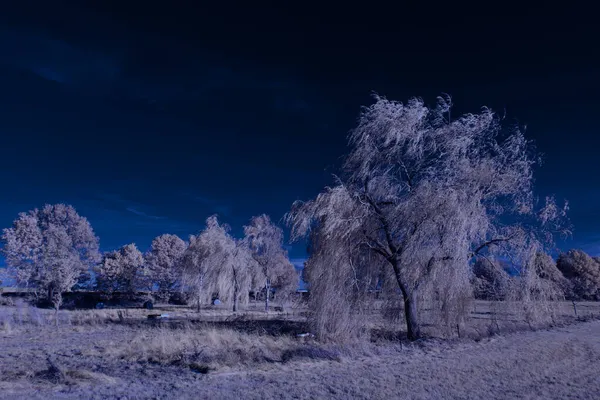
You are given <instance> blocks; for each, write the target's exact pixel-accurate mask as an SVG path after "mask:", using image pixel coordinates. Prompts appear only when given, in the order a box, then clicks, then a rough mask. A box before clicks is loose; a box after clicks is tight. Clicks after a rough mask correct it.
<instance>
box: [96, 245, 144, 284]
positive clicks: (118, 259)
mask: <svg viewBox="0 0 600 400" xmlns="http://www.w3.org/2000/svg"><path fill="white" fill-rule="evenodd" d="M96 274H97V275H96V283H97V286H98V288H100V289H101V290H103V291H106V292H109V293H112V292H128V293H131V292H134V291H135V290H136V289H137V288H139V287H140V286H142V285H143V283H145V282H144V281H145V275H146V272H145V271H144V257H143V255H142V253H141V252H140V251H139V250H138V248H137V247H136V245H135V244H133V243H131V244H127V245H125V246H123V247H121V248H119V249H118V250H115V251H111V252H108V253H106V254H104V257H103V259H102V263H101V264H100V265H99V266H98V267H97V271H96Z"/></svg>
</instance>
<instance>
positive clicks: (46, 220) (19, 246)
mask: <svg viewBox="0 0 600 400" xmlns="http://www.w3.org/2000/svg"><path fill="white" fill-rule="evenodd" d="M2 240H3V242H4V249H3V253H4V256H5V257H6V263H7V265H8V267H9V268H10V270H11V273H12V275H13V276H14V278H15V280H16V281H17V284H19V285H23V286H26V287H30V288H34V289H36V290H41V291H44V292H46V293H47V299H48V301H50V302H51V303H52V304H53V305H54V307H55V309H56V310H58V309H59V307H60V305H61V304H62V293H63V292H67V291H69V290H71V288H72V287H73V285H75V283H77V282H78V280H80V278H81V277H82V276H85V274H86V273H87V272H88V271H89V269H90V268H91V267H92V266H93V265H94V264H95V263H96V262H98V260H99V258H100V253H99V251H98V238H97V237H96V236H95V235H94V231H93V230H92V227H91V225H90V223H89V222H88V220H87V219H85V218H84V217H82V216H80V215H79V214H77V211H75V209H74V208H73V207H72V206H70V205H66V204H55V205H45V206H44V207H43V208H42V209H37V208H36V209H34V210H31V211H28V212H26V213H20V214H19V217H18V218H17V219H16V220H15V221H14V222H13V226H12V228H8V229H4V231H3V235H2Z"/></svg>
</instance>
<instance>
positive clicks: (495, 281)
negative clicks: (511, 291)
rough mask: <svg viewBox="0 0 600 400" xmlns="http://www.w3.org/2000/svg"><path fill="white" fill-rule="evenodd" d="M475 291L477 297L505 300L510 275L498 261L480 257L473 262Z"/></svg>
mask: <svg viewBox="0 0 600 400" xmlns="http://www.w3.org/2000/svg"><path fill="white" fill-rule="evenodd" d="M472 279H473V291H474V295H475V298H478V299H483V300H504V298H505V296H506V293H507V291H508V287H509V284H510V276H509V275H508V273H507V272H506V271H505V270H504V269H503V268H502V267H501V266H500V265H499V263H497V262H493V261H491V260H489V259H485V258H479V259H477V260H476V261H475V263H474V264H473V278H472Z"/></svg>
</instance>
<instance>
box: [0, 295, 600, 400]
mask: <svg viewBox="0 0 600 400" xmlns="http://www.w3.org/2000/svg"><path fill="white" fill-rule="evenodd" d="M261 306H262V305H260V304H251V305H250V307H249V309H248V310H246V311H245V312H243V313H238V314H236V315H233V314H232V313H231V312H229V311H227V310H225V309H219V308H210V309H203V310H202V311H201V312H200V313H197V312H195V311H193V310H191V309H189V308H187V307H179V306H164V307H157V308H156V309H155V310H151V311H149V310H144V309H105V310H79V311H61V312H59V313H58V318H55V314H54V312H53V311H52V310H43V309H37V308H33V307H30V306H27V305H26V304H24V303H19V302H17V304H15V305H12V306H2V307H0V343H1V345H0V398H46V399H47V398H99V399H100V398H103V399H104V398H128V399H146V398H211V399H215V398H236V397H243V398H245V399H246V398H261V399H263V400H265V399H275V398H515V397H520V398H540V397H543V398H594V396H595V394H596V393H598V392H599V391H600V375H598V373H597V368H598V366H599V365H600V322H597V321H594V320H593V319H594V318H597V317H599V316H600V304H599V303H577V314H578V317H579V319H580V320H583V319H586V320H592V321H589V322H578V321H577V318H575V313H574V309H573V304H571V303H561V304H559V305H558V307H557V310H558V311H557V320H556V325H557V326H558V327H554V328H552V329H551V330H537V331H532V330H531V329H529V327H528V325H527V324H526V323H525V322H524V321H522V320H518V319H516V318H515V317H514V316H512V315H510V314H506V313H504V314H503V313H502V312H500V311H497V310H496V307H495V304H494V303H489V302H476V303H474V304H473V305H472V310H471V311H472V312H471V314H470V317H469V319H468V321H467V327H468V329H467V331H466V332H463V334H462V338H453V339H447V340H442V339H436V338H430V339H427V340H422V341H419V342H417V343H409V342H406V341H398V340H387V339H386V338H385V337H379V336H378V337H374V341H368V340H367V341H362V342H357V343H349V344H346V345H335V344H326V343H318V342H316V341H314V340H313V339H311V338H310V336H304V335H302V336H298V334H301V333H305V332H306V327H305V324H304V320H305V316H306V310H305V309H302V308H296V309H289V310H287V312H271V313H269V314H265V313H264V312H261V311H259V310H260V308H261ZM151 313H152V314H168V315H169V317H168V318H167V319H164V320H159V321H152V320H148V318H147V315H148V314H151ZM372 325H373V327H374V328H376V327H377V326H378V325H379V319H378V318H377V317H375V316H374V317H373V321H372ZM492 325H494V326H497V327H498V329H497V330H496V332H497V333H499V334H496V335H494V336H491V337H490V336H489V332H490V331H489V329H490V326H492ZM511 332H512V333H511Z"/></svg>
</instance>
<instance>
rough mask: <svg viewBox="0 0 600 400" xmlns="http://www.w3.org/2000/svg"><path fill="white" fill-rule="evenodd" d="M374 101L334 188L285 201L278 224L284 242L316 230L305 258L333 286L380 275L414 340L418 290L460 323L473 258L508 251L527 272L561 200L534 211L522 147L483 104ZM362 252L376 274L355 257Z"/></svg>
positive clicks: (527, 153)
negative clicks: (287, 208) (330, 277)
mask: <svg viewBox="0 0 600 400" xmlns="http://www.w3.org/2000/svg"><path fill="white" fill-rule="evenodd" d="M375 100H376V101H375V103H374V104H373V105H372V106H370V107H368V108H365V109H364V111H363V113H362V115H361V118H360V120H359V124H358V127H357V128H356V129H354V130H353V131H352V133H351V134H350V137H349V143H350V153H349V155H348V156H347V158H346V160H345V163H344V166H343V171H342V175H341V176H340V177H339V178H337V184H336V185H335V186H333V187H328V188H326V189H325V191H324V192H322V193H321V194H319V195H318V196H317V197H316V198H315V199H313V200H311V201H308V202H296V203H295V204H294V205H293V207H292V210H291V212H290V213H289V214H288V215H287V217H286V219H287V222H288V224H289V225H290V226H291V228H292V239H293V240H295V239H298V238H301V237H305V236H306V235H308V234H309V233H310V232H311V231H315V230H316V231H317V232H318V235H317V236H318V237H319V241H320V242H321V243H320V245H319V247H320V251H319V252H318V253H317V254H314V255H312V254H311V258H313V259H312V260H311V261H310V263H309V267H310V268H313V269H315V270H318V271H321V270H325V269H329V268H331V269H335V271H337V272H335V274H336V277H335V278H336V280H337V281H339V282H344V281H346V280H347V277H346V276H345V274H348V273H352V274H353V275H355V276H357V277H360V279H363V280H364V282H367V283H368V282H369V281H371V283H372V282H377V281H379V279H375V280H373V274H374V273H375V274H378V275H376V276H378V277H379V278H381V279H388V280H389V279H390V278H391V279H392V280H393V281H394V285H391V286H390V285H388V286H387V287H395V290H398V291H399V292H400V293H401V298H402V305H403V309H404V319H405V321H406V330H407V334H408V337H409V338H410V339H413V340H414V339H418V338H419V337H421V328H420V320H419V303H418V300H419V298H421V299H433V298H434V296H433V295H431V296H430V295H426V294H427V293H429V292H433V291H435V292H436V293H437V297H438V298H439V299H440V301H439V307H441V310H443V311H444V312H454V311H457V313H456V317H457V318H460V314H461V313H462V312H463V311H464V307H462V306H461V304H462V302H463V301H464V299H465V298H466V297H468V296H470V295H471V294H470V293H471V287H470V284H469V277H470V274H471V271H470V266H469V261H470V260H471V259H472V258H473V257H479V256H483V255H486V256H492V255H493V254H494V253H495V254H497V255H502V256H510V257H511V260H513V262H514V263H515V264H517V265H518V266H519V270H520V271H521V273H522V275H523V276H527V277H528V279H530V278H531V276H530V275H527V271H528V269H529V268H528V267H529V266H530V265H531V263H532V261H533V258H534V256H535V254H536V253H537V252H538V251H539V249H540V248H542V247H543V246H544V245H545V244H546V243H549V242H550V241H551V239H552V234H553V233H557V232H564V231H565V228H564V225H563V224H562V223H561V221H562V220H563V216H564V214H565V212H566V206H565V208H559V207H558V206H557V205H556V204H555V202H554V200H553V199H552V198H550V197H548V198H546V201H545V203H543V204H542V206H541V207H539V206H538V201H537V199H536V198H535V197H534V195H533V167H534V165H535V164H536V162H537V161H536V158H535V157H534V154H533V151H532V148H531V145H530V143H529V142H528V141H527V140H526V139H525V137H524V135H523V134H522V132H520V131H519V130H518V129H517V128H514V129H512V130H510V131H505V130H503V129H501V128H502V127H501V120H500V119H499V118H498V117H496V116H495V115H494V114H493V113H492V112H491V111H490V110H488V109H485V108H484V109H483V110H482V112H481V113H479V114H466V115H464V116H461V117H460V118H458V119H456V120H450V117H449V115H450V108H451V102H450V99H449V98H440V99H439V101H438V105H437V107H435V108H428V107H426V106H425V105H424V104H423V102H422V101H421V100H419V99H412V100H410V101H409V102H408V103H407V104H402V103H399V102H393V101H388V100H386V99H385V98H382V97H378V96H376V97H375ZM335 246H343V247H344V254H346V257H343V258H342V259H341V260H340V261H339V262H335V260H332V259H331V257H329V256H328V255H329V254H333V253H336V252H337V253H339V250H338V249H336V248H335ZM365 252H367V253H369V254H371V255H372V256H373V257H378V259H379V260H380V261H381V263H382V268H384V270H381V271H377V269H375V270H373V267H372V266H369V265H367V264H368V263H363V262H357V261H358V260H357V257H359V256H363V255H364V253H365ZM341 263H347V264H349V265H350V266H351V267H347V268H346V267H342V266H341ZM361 269H362V270H363V271H360V270H361ZM318 271H315V273H311V274H312V275H318ZM357 279H358V278H357ZM531 279H533V278H531ZM354 281H356V279H355V280H354ZM313 283H314V282H313V281H311V282H310V284H311V288H312V285H313ZM359 286H360V285H359ZM362 287H367V286H366V285H362ZM312 294H313V292H311V295H312ZM328 296H331V294H328ZM447 321H450V319H447ZM459 321H460V320H458V321H454V322H459Z"/></svg>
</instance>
